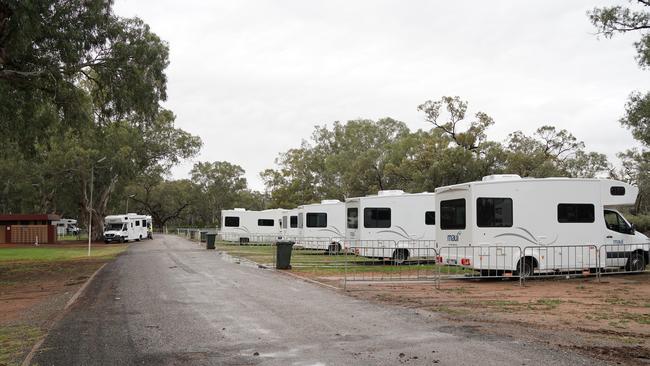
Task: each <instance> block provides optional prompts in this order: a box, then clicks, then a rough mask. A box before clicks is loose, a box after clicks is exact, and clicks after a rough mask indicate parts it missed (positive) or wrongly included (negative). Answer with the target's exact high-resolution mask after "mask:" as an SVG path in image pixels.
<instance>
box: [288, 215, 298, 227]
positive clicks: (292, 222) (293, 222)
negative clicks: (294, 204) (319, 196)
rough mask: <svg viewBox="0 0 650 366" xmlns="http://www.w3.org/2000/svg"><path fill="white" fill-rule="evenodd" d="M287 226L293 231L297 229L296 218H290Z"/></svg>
mask: <svg viewBox="0 0 650 366" xmlns="http://www.w3.org/2000/svg"><path fill="white" fill-rule="evenodd" d="M289 226H291V228H294V229H295V228H297V227H298V216H291V217H290V218H289Z"/></svg>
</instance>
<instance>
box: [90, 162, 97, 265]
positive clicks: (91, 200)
mask: <svg viewBox="0 0 650 366" xmlns="http://www.w3.org/2000/svg"><path fill="white" fill-rule="evenodd" d="M94 175H95V165H94V164H93V165H91V166H90V209H89V210H88V256H89V257H90V238H91V237H92V236H93V234H92V233H93V179H94Z"/></svg>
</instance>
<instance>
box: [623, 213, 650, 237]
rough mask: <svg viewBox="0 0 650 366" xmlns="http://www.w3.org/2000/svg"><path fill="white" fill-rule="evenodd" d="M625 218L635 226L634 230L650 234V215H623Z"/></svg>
mask: <svg viewBox="0 0 650 366" xmlns="http://www.w3.org/2000/svg"><path fill="white" fill-rule="evenodd" d="M625 218H626V219H627V220H628V221H629V222H631V223H633V224H634V226H636V230H637V231H640V232H642V233H645V234H646V235H647V234H648V233H649V232H650V215H630V214H627V215H625Z"/></svg>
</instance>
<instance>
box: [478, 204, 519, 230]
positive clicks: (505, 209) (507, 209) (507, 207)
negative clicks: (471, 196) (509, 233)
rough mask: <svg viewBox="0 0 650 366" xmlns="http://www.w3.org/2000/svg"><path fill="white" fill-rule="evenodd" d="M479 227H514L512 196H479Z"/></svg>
mask: <svg viewBox="0 0 650 366" xmlns="http://www.w3.org/2000/svg"><path fill="white" fill-rule="evenodd" d="M476 225H477V226H478V227H512V199H511V198H483V197H481V198H478V199H477V200H476Z"/></svg>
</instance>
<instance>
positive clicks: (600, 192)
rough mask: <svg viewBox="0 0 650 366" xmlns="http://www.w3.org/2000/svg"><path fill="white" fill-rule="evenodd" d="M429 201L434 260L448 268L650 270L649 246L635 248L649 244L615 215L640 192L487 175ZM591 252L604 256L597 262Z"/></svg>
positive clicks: (592, 182)
mask: <svg viewBox="0 0 650 366" xmlns="http://www.w3.org/2000/svg"><path fill="white" fill-rule="evenodd" d="M435 193H436V198H435V201H436V202H435V207H436V211H437V212H439V215H438V216H439V222H438V230H437V234H436V239H437V243H438V245H439V246H440V247H441V249H440V252H441V258H439V260H441V261H442V262H443V263H446V264H452V265H463V266H465V267H468V268H473V269H475V270H480V271H486V270H495V271H506V272H508V271H512V272H517V271H520V272H522V275H524V276H527V275H532V274H533V273H535V272H540V273H544V272H550V271H555V272H557V271H570V270H582V269H585V268H595V267H601V268H603V267H617V266H620V267H623V266H626V267H627V268H628V269H631V270H639V269H640V268H643V267H645V263H648V246H647V245H645V246H643V245H638V246H637V244H647V243H648V242H649V241H648V238H647V237H646V236H645V235H643V234H641V233H638V232H636V231H635V230H634V227H633V226H632V225H630V224H629V223H628V222H627V221H626V220H625V218H624V217H623V216H622V215H621V214H620V213H618V212H617V211H616V210H615V209H614V207H616V206H625V205H633V204H634V202H635V200H636V196H637V194H638V188H637V187H634V186H632V185H629V184H627V183H623V182H619V181H615V180H609V179H575V178H539V179H538V178H525V179H522V178H520V177H519V176H517V175H493V176H487V177H484V178H483V180H482V181H480V182H470V183H463V184H457V185H453V186H448V187H440V188H438V189H436V191H435ZM570 246H571V247H570ZM576 246H581V247H576ZM617 246H619V247H620V248H619V250H617V249H616V248H617ZM454 247H456V248H463V249H462V250H459V249H456V250H454ZM469 247H474V249H471V250H469ZM477 248H478V249H477ZM596 248H605V249H606V250H602V249H601V250H600V258H598V256H597V251H598V250H597V249H596ZM623 252H625V253H623ZM621 254H623V255H621ZM522 257H523V259H522ZM520 260H523V261H522V262H521V263H520Z"/></svg>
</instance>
